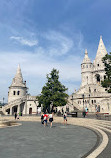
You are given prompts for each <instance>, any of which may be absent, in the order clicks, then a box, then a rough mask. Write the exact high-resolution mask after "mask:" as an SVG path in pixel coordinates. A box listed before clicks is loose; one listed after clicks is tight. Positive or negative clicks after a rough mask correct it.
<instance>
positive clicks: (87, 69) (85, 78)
mask: <svg viewBox="0 0 111 158" xmlns="http://www.w3.org/2000/svg"><path fill="white" fill-rule="evenodd" d="M92 70H93V65H92V63H91V60H90V59H89V57H88V52H87V49H86V50H85V56H84V59H83V62H82V64H81V77H82V82H81V86H85V85H87V84H92Z"/></svg>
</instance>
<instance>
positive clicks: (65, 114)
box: [63, 112, 67, 125]
mask: <svg viewBox="0 0 111 158" xmlns="http://www.w3.org/2000/svg"><path fill="white" fill-rule="evenodd" d="M63 118H64V125H67V113H66V112H65V113H64V115H63Z"/></svg>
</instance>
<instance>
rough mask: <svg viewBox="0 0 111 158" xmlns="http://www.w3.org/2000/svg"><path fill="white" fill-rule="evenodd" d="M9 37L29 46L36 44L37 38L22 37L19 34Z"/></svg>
mask: <svg viewBox="0 0 111 158" xmlns="http://www.w3.org/2000/svg"><path fill="white" fill-rule="evenodd" d="M10 39H13V40H16V41H18V42H19V43H21V44H22V45H27V46H29V47H32V46H35V45H37V44H38V41H37V40H27V39H25V38H23V37H20V36H11V37H10Z"/></svg>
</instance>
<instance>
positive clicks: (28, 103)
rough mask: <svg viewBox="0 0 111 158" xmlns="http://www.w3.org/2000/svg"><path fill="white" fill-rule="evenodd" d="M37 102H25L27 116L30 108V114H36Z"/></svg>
mask: <svg viewBox="0 0 111 158" xmlns="http://www.w3.org/2000/svg"><path fill="white" fill-rule="evenodd" d="M37 106H38V101H34V100H27V114H29V109H30V108H32V114H37Z"/></svg>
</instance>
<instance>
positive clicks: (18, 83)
mask: <svg viewBox="0 0 111 158" xmlns="http://www.w3.org/2000/svg"><path fill="white" fill-rule="evenodd" d="M11 86H19V87H26V85H25V83H24V82H23V77H22V73H21V68H20V65H18V68H17V71H16V75H15V77H14V78H13V81H12V84H11Z"/></svg>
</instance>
